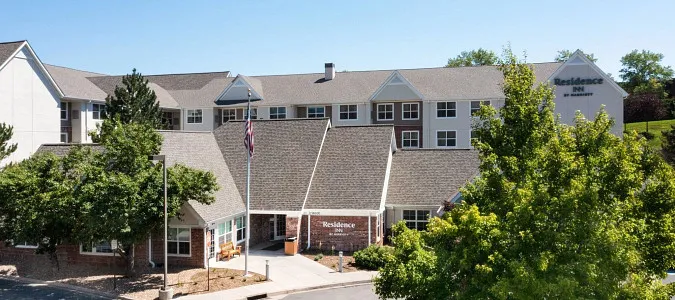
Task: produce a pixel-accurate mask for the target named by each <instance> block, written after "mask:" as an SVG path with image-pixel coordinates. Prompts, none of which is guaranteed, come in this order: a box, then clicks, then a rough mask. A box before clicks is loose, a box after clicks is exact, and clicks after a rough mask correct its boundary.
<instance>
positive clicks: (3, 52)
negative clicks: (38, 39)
mask: <svg viewBox="0 0 675 300" xmlns="http://www.w3.org/2000/svg"><path fill="white" fill-rule="evenodd" d="M22 49H27V50H28V53H29V55H30V56H32V58H33V61H34V62H35V63H36V64H37V67H38V69H40V72H41V73H42V75H44V76H45V77H46V78H47V80H49V83H50V85H51V87H52V88H53V89H54V90H55V91H56V93H57V94H58V96H59V97H63V91H62V90H61V88H59V86H58V85H57V84H56V81H54V78H52V75H51V74H49V71H47V69H46V68H45V66H44V65H43V64H42V61H40V58H39V57H38V56H37V54H35V51H33V48H32V47H31V46H30V44H29V43H28V41H18V42H9V43H0V70H2V69H3V68H4V67H5V66H6V65H7V63H9V61H10V60H11V59H12V58H13V57H15V56H16V55H17V54H18V53H19V52H20V51H21V50H22Z"/></svg>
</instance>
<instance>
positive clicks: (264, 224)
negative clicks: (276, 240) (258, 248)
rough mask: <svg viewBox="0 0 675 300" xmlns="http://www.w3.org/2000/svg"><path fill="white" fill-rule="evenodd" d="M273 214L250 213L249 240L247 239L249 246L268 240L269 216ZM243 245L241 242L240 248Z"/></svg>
mask: <svg viewBox="0 0 675 300" xmlns="http://www.w3.org/2000/svg"><path fill="white" fill-rule="evenodd" d="M273 216H274V215H257V214H256V215H251V229H250V233H251V240H249V244H250V245H251V246H254V245H257V244H260V243H264V242H267V241H269V240H270V218H272V217H273ZM244 247H245V245H244V244H242V245H241V248H242V250H243V249H244Z"/></svg>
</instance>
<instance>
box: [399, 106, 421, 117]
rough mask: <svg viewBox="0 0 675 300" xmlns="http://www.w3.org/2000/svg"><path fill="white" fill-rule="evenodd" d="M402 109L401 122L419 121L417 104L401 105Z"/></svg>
mask: <svg viewBox="0 0 675 300" xmlns="http://www.w3.org/2000/svg"><path fill="white" fill-rule="evenodd" d="M401 105H402V107H403V109H401V111H402V112H403V115H402V117H403V120H419V119H420V104H419V103H417V102H413V103H403V104H401Z"/></svg>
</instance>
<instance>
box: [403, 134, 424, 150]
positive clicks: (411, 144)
mask: <svg viewBox="0 0 675 300" xmlns="http://www.w3.org/2000/svg"><path fill="white" fill-rule="evenodd" d="M401 147H403V148H419V147H420V132H419V131H417V130H411V131H402V132H401Z"/></svg>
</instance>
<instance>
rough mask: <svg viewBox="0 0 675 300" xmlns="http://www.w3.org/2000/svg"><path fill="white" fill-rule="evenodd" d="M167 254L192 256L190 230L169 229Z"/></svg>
mask: <svg viewBox="0 0 675 300" xmlns="http://www.w3.org/2000/svg"><path fill="white" fill-rule="evenodd" d="M167 230H168V232H167V233H168V235H169V237H168V238H167V239H166V241H167V253H168V254H171V255H190V228H174V227H169V228H168V229H167Z"/></svg>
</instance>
